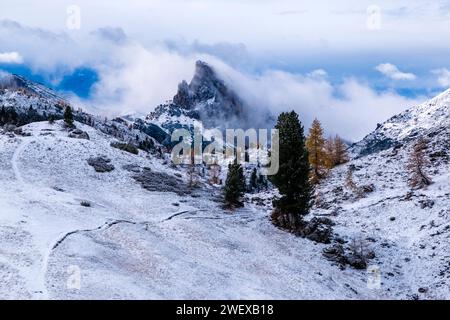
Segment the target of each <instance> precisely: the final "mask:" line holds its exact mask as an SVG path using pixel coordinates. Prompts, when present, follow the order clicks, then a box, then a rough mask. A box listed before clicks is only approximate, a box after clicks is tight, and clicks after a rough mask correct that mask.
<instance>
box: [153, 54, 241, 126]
mask: <svg viewBox="0 0 450 320" xmlns="http://www.w3.org/2000/svg"><path fill="white" fill-rule="evenodd" d="M180 117H187V118H190V119H195V120H200V121H201V122H202V123H203V126H204V127H205V128H216V127H218V128H225V127H226V126H227V124H233V127H234V128H239V127H241V128H245V127H246V123H247V120H248V108H247V106H245V104H244V102H243V101H242V99H240V98H239V96H238V95H237V94H236V93H235V92H234V91H233V90H231V89H230V88H229V87H228V86H227V85H226V84H225V82H224V81H223V80H221V79H220V78H219V76H218V74H217V72H216V71H215V70H214V69H213V68H212V67H211V66H209V65H208V64H206V63H205V62H202V61H197V62H196V66H195V74H194V77H193V78H192V80H191V82H190V83H189V84H188V83H187V82H186V81H184V80H183V81H182V82H181V83H180V84H179V85H178V92H177V94H176V95H175V96H174V97H173V102H172V103H169V104H164V105H160V106H158V107H157V108H156V109H155V111H154V112H152V113H150V115H149V116H148V117H147V119H148V120H150V121H155V120H156V121H159V122H160V123H161V125H162V127H163V128H165V129H167V130H169V131H172V130H174V129H177V128H180V127H189V124H186V123H182V122H181V121H178V120H175V121H174V118H180ZM168 118H169V119H168Z"/></svg>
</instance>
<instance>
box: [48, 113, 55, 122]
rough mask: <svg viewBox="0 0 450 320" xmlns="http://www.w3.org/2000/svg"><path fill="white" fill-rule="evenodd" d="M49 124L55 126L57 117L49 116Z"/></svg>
mask: <svg viewBox="0 0 450 320" xmlns="http://www.w3.org/2000/svg"><path fill="white" fill-rule="evenodd" d="M48 123H50V124H54V123H55V116H54V115H52V114H51V115H49V116H48Z"/></svg>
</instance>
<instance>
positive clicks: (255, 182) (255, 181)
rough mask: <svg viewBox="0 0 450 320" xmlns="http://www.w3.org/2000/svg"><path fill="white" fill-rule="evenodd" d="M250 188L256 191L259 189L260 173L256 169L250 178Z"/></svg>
mask: <svg viewBox="0 0 450 320" xmlns="http://www.w3.org/2000/svg"><path fill="white" fill-rule="evenodd" d="M250 188H251V190H256V189H257V188H258V173H257V171H256V168H253V171H252V175H251V176H250Z"/></svg>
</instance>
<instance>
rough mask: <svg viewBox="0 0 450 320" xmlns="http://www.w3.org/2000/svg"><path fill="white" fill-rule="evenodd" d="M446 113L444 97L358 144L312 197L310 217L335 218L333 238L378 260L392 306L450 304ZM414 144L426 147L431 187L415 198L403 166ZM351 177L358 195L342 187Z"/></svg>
mask: <svg viewBox="0 0 450 320" xmlns="http://www.w3.org/2000/svg"><path fill="white" fill-rule="evenodd" d="M449 107H450V90H447V91H445V92H444V93H442V94H440V95H438V96H437V97H435V98H433V99H431V100H429V101H427V102H425V103H423V104H421V105H419V106H415V107H412V108H411V109H409V110H407V111H405V112H403V113H401V114H399V115H397V116H394V117H392V118H391V119H389V120H388V121H386V122H385V123H383V124H382V125H380V126H379V127H378V128H377V129H376V130H375V131H374V132H372V133H370V134H369V135H368V136H367V137H366V138H364V139H363V140H362V141H360V142H358V143H357V144H355V145H354V146H353V147H352V149H351V151H352V153H353V154H354V155H356V157H355V158H354V159H352V160H351V161H350V162H349V163H347V164H345V165H341V166H338V167H337V168H335V169H333V170H332V171H331V173H330V176H329V177H328V178H327V179H326V181H325V182H324V183H323V184H322V185H321V186H320V187H319V188H318V191H317V194H318V199H317V201H316V205H315V207H314V210H313V214H316V215H326V216H330V217H332V220H333V221H334V222H335V223H336V226H335V231H337V232H338V233H340V234H346V236H347V237H348V238H349V239H357V242H358V243H359V244H360V245H361V246H362V247H367V248H370V250H373V251H374V252H375V255H376V258H375V259H373V260H371V262H370V263H371V264H372V265H374V266H375V267H376V268H378V270H379V272H380V273H381V276H382V281H381V288H382V290H387V293H388V294H389V296H390V297H392V298H401V299H422V298H427V299H449V298H450V250H449V248H450V126H449V124H450V111H449V110H450V108H449ZM419 137H423V138H425V139H426V140H427V141H428V143H427V149H426V154H427V157H428V158H429V160H430V163H431V165H430V167H428V168H426V171H427V173H428V174H429V176H430V177H431V179H432V180H433V181H434V183H433V184H432V185H431V186H429V187H427V188H426V189H422V190H412V189H411V188H410V187H409V186H408V184H407V182H408V178H409V177H408V172H407V169H406V166H407V160H408V158H409V154H410V153H411V151H412V149H413V146H414V144H415V142H416V141H417V139H418V138H419ZM349 171H351V172H352V176H353V180H354V182H355V184H356V185H357V188H359V189H360V190H361V193H362V194H355V192H354V191H353V190H352V188H349V187H348V186H347V184H346V179H348V175H349ZM352 241H353V240H352ZM383 288H384V289H383ZM385 292H386V291H385Z"/></svg>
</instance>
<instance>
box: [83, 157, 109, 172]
mask: <svg viewBox="0 0 450 320" xmlns="http://www.w3.org/2000/svg"><path fill="white" fill-rule="evenodd" d="M87 162H88V164H89V165H90V166H92V167H94V169H95V171H96V172H102V173H103V172H111V171H113V170H114V166H113V165H112V164H111V163H110V162H111V159H108V158H105V157H96V158H89V159H88V160H87Z"/></svg>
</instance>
